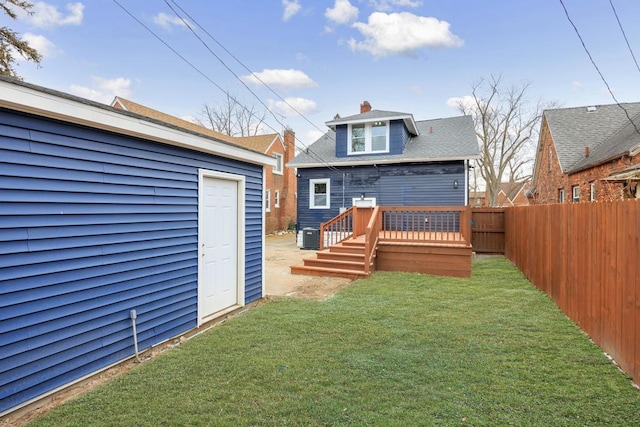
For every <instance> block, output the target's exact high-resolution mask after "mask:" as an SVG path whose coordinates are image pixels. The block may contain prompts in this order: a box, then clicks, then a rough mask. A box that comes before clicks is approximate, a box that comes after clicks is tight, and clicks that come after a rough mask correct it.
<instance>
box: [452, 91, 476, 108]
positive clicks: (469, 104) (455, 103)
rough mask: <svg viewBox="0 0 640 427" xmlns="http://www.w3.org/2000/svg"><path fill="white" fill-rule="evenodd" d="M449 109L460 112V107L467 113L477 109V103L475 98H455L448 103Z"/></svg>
mask: <svg viewBox="0 0 640 427" xmlns="http://www.w3.org/2000/svg"><path fill="white" fill-rule="evenodd" d="M446 104H447V107H450V108H453V109H455V110H459V109H460V106H463V107H464V109H465V111H470V110H473V109H474V108H475V107H476V101H475V99H474V97H473V96H471V95H465V96H454V97H451V98H449V99H447V101H446Z"/></svg>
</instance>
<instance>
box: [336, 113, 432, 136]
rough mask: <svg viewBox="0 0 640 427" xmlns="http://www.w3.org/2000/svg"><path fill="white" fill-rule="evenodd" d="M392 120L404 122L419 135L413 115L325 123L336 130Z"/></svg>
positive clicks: (339, 120)
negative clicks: (342, 126)
mask: <svg viewBox="0 0 640 427" xmlns="http://www.w3.org/2000/svg"><path fill="white" fill-rule="evenodd" d="M391 120H403V121H404V122H405V123H406V124H407V127H408V128H409V130H410V131H412V132H413V134H414V135H419V134H420V133H419V132H418V126H417V125H416V122H415V120H414V119H413V115H411V114H402V115H399V116H380V117H371V118H368V119H349V120H341V119H338V120H330V121H328V122H325V125H327V126H328V127H329V128H331V129H333V130H335V129H336V126H338V125H349V124H354V123H372V122H383V121H385V122H386V121H391Z"/></svg>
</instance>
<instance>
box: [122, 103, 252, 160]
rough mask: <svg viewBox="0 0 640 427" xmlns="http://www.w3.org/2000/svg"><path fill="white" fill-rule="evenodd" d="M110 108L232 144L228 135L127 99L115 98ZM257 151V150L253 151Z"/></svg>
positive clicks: (231, 139)
mask: <svg viewBox="0 0 640 427" xmlns="http://www.w3.org/2000/svg"><path fill="white" fill-rule="evenodd" d="M111 106H112V107H116V108H118V107H121V108H122V109H123V110H125V111H129V112H131V113H135V114H140V115H141V116H145V117H149V118H152V119H156V120H160V121H162V122H165V123H169V124H172V125H174V126H178V127H181V128H183V129H188V130H190V131H193V132H198V133H201V134H203V135H207V136H211V137H213V138H216V139H219V140H221V141H227V142H234V141H233V138H232V137H230V136H229V135H225V134H224V133H220V132H216V131H214V130H211V129H208V128H206V127H204V126H202V125H198V124H196V123H192V122H190V121H188V120H184V119H181V118H178V117H176V116H172V115H170V114H167V113H163V112H161V111H158V110H154V109H153V108H149V107H145V106H144V105H141V104H138V103H136V102H133V101H129V100H128V99H124V98H121V97H119V96H116V97H115V98H114V99H113V101H112V102H111ZM254 151H259V150H254Z"/></svg>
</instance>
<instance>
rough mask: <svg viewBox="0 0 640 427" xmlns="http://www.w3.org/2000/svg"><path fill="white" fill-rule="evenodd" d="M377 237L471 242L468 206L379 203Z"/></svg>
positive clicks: (397, 239) (398, 239) (455, 242)
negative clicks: (381, 204)
mask: <svg viewBox="0 0 640 427" xmlns="http://www.w3.org/2000/svg"><path fill="white" fill-rule="evenodd" d="M380 230H381V234H382V235H381V238H382V239H385V240H394V241H402V240H413V241H420V242H429V243H431V242H434V243H453V244H471V211H470V208H469V207H468V206H382V207H381V221H380Z"/></svg>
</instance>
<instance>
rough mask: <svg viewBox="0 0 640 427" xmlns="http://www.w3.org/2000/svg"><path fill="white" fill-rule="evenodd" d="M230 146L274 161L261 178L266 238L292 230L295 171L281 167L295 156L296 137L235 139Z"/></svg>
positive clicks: (275, 135) (287, 132)
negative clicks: (258, 153) (244, 149)
mask: <svg viewBox="0 0 640 427" xmlns="http://www.w3.org/2000/svg"><path fill="white" fill-rule="evenodd" d="M233 142H234V143H236V144H239V145H242V146H243V147H246V148H250V149H252V150H254V151H259V152H261V153H264V154H267V155H269V156H271V157H275V158H276V160H277V162H276V167H274V168H272V170H271V172H270V173H267V176H266V177H265V190H264V206H265V212H266V218H265V231H266V233H267V234H271V233H274V232H276V231H281V230H288V229H290V228H293V224H294V223H295V221H296V211H297V203H296V187H297V182H296V179H297V178H296V171H295V169H290V168H286V167H284V165H286V164H287V163H288V162H289V161H291V160H292V159H293V157H294V156H295V145H296V137H295V133H294V132H293V131H292V130H289V129H286V130H285V131H284V138H283V137H282V136H281V135H280V134H278V133H272V134H267V135H257V136H246V137H236V138H234V140H233Z"/></svg>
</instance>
